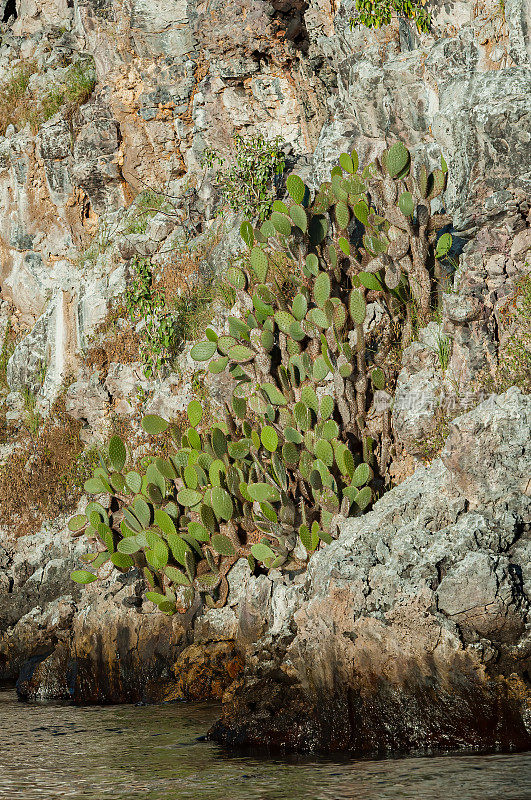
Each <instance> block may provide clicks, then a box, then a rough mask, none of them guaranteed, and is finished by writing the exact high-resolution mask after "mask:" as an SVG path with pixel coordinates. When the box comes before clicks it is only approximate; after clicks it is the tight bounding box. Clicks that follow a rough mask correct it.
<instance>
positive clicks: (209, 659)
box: [146, 641, 244, 702]
mask: <svg viewBox="0 0 531 800" xmlns="http://www.w3.org/2000/svg"><path fill="white" fill-rule="evenodd" d="M243 663H244V661H243V657H242V655H241V653H240V652H239V651H238V650H237V649H236V647H235V646H234V642H230V641H227V642H210V643H208V644H201V645H199V644H193V645H190V646H189V647H186V648H185V649H184V650H183V651H182V653H181V654H180V656H179V658H178V659H177V661H176V662H175V664H174V665H173V667H172V670H171V671H172V673H173V676H174V679H173V680H168V681H166V682H163V683H162V684H155V685H154V686H153V687H148V688H147V690H146V692H147V694H148V696H150V697H151V698H153V699H155V698H156V699H157V700H159V701H161V700H162V701H165V702H168V701H175V700H192V701H199V700H221V698H222V696H223V693H224V692H225V690H226V689H227V688H228V687H229V686H230V684H231V683H232V682H233V681H234V680H235V679H236V677H237V676H238V675H239V674H240V673H241V671H242V670H243Z"/></svg>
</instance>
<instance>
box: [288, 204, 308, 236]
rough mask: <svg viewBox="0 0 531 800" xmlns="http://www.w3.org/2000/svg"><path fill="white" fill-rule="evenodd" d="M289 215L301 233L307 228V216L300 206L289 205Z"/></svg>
mask: <svg viewBox="0 0 531 800" xmlns="http://www.w3.org/2000/svg"><path fill="white" fill-rule="evenodd" d="M289 215H290V217H291V219H292V220H293V224H294V225H296V226H297V228H300V229H301V231H302V232H303V233H306V231H307V230H308V217H307V215H306V211H305V210H304V209H303V207H302V206H291V208H290V210H289Z"/></svg>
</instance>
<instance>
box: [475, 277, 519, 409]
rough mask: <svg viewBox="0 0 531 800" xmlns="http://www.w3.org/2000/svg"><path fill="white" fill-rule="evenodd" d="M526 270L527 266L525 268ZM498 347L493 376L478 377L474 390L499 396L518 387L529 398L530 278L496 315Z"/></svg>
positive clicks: (517, 283)
mask: <svg viewBox="0 0 531 800" xmlns="http://www.w3.org/2000/svg"><path fill="white" fill-rule="evenodd" d="M525 269H526V270H529V264H526V265H525ZM499 331H500V334H501V337H500V338H501V339H502V342H501V345H500V351H499V354H498V366H497V369H496V372H495V375H494V376H493V375H491V374H490V373H489V374H482V375H481V376H480V379H479V381H478V388H480V389H482V390H484V391H491V392H497V393H502V392H505V391H507V389H509V388H510V387H511V386H518V387H520V389H522V391H523V392H527V393H528V394H531V275H529V274H526V275H523V276H522V277H521V278H519V279H518V281H517V282H516V285H515V289H514V292H513V294H512V296H510V297H508V298H507V300H506V302H505V305H504V306H502V307H501V308H500V312H499Z"/></svg>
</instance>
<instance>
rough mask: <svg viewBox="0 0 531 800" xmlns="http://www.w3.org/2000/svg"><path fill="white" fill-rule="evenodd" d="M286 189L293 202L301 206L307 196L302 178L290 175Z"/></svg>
mask: <svg viewBox="0 0 531 800" xmlns="http://www.w3.org/2000/svg"><path fill="white" fill-rule="evenodd" d="M286 189H287V190H288V193H289V195H290V197H291V199H292V200H293V202H294V203H297V204H299V205H300V203H302V201H303V200H304V195H305V194H306V187H305V185H304V182H303V180H302V178H299V176H298V175H288V177H287V178H286Z"/></svg>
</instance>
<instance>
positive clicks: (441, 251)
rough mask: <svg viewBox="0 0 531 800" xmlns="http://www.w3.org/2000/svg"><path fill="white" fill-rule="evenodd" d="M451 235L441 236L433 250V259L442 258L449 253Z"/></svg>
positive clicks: (444, 234)
mask: <svg viewBox="0 0 531 800" xmlns="http://www.w3.org/2000/svg"><path fill="white" fill-rule="evenodd" d="M452 241H453V240H452V234H451V233H443V235H442V236H440V237H439V239H438V241H437V247H436V248H435V258H444V257H445V256H446V255H448V253H449V252H450V250H451V248H452Z"/></svg>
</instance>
